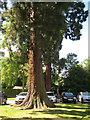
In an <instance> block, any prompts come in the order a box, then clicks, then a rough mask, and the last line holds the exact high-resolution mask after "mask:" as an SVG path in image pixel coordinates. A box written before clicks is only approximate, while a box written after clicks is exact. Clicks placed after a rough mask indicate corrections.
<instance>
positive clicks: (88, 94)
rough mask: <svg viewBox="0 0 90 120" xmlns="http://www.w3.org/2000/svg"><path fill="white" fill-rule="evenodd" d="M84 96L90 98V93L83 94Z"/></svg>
mask: <svg viewBox="0 0 90 120" xmlns="http://www.w3.org/2000/svg"><path fill="white" fill-rule="evenodd" d="M82 94H83V95H84V96H90V93H87V92H83V93H82Z"/></svg>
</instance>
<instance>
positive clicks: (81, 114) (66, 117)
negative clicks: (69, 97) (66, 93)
mask: <svg viewBox="0 0 90 120" xmlns="http://www.w3.org/2000/svg"><path fill="white" fill-rule="evenodd" d="M0 111H1V119H2V120H5V119H11V120H26V119H29V120H31V119H35V120H36V119H42V120H47V119H50V120H52V119H55V120H56V119H58V118H61V120H62V119H63V120H71V119H75V120H90V105H87V104H62V103H57V104H56V108H48V109H44V110H42V109H36V110H17V109H12V108H11V107H10V106H9V105H2V106H0ZM58 120H59V119H58Z"/></svg>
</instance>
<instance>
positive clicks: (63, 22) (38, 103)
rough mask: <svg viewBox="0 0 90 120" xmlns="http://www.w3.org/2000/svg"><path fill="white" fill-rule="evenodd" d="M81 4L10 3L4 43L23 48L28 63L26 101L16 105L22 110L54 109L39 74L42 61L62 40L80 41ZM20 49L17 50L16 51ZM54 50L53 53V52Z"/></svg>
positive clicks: (84, 16) (40, 73) (51, 55)
mask: <svg viewBox="0 0 90 120" xmlns="http://www.w3.org/2000/svg"><path fill="white" fill-rule="evenodd" d="M84 7H85V6H84V4H83V3H81V2H80V3H78V2H75V3H68V2H67V3H64V2H61V3H58V2H56V3H53V2H52V3H47V2H46V3H44V2H42V3H33V2H31V3H30V2H26V3H25V2H20V3H19V2H18V3H13V5H12V7H11V8H10V9H8V10H7V11H6V12H5V13H4V14H3V15H4V16H5V20H6V22H7V24H6V25H5V26H4V31H3V33H6V34H5V43H6V45H7V43H8V42H9V43H11V44H12V45H15V46H16V49H19V48H22V47H23V45H27V49H25V52H26V53H28V59H29V87H28V94H27V97H26V99H25V100H24V101H23V103H22V104H21V105H20V107H24V108H43V107H54V104H53V103H52V102H51V101H50V100H49V99H48V97H47V95H46V90H45V83H44V79H43V72H42V58H44V59H45V61H46V60H47V58H48V56H50V57H51V58H54V57H53V53H54V51H55V50H57V53H59V49H60V47H61V42H62V37H63V36H64V35H65V37H68V36H69V38H70V39H71V40H78V39H80V36H81V34H80V29H82V22H83V21H85V20H86V17H87V14H88V13H87V11H84ZM57 43H58V44H57ZM20 45H21V47H19V46H20ZM54 48H55V49H54Z"/></svg>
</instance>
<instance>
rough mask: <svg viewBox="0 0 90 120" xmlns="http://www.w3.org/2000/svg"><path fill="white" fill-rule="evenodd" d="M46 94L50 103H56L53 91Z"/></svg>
mask: <svg viewBox="0 0 90 120" xmlns="http://www.w3.org/2000/svg"><path fill="white" fill-rule="evenodd" d="M46 93H47V96H48V98H49V99H50V100H51V101H53V102H57V99H56V96H55V95H54V92H53V91H49V92H46Z"/></svg>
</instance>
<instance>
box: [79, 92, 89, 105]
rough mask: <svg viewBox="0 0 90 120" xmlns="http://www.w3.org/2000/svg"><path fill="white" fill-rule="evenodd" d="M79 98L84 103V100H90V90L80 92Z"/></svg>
mask: <svg viewBox="0 0 90 120" xmlns="http://www.w3.org/2000/svg"><path fill="white" fill-rule="evenodd" d="M77 99H78V101H79V102H81V103H84V102H88V103H89V102H90V93H88V92H80V93H79V94H78V96H77Z"/></svg>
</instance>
